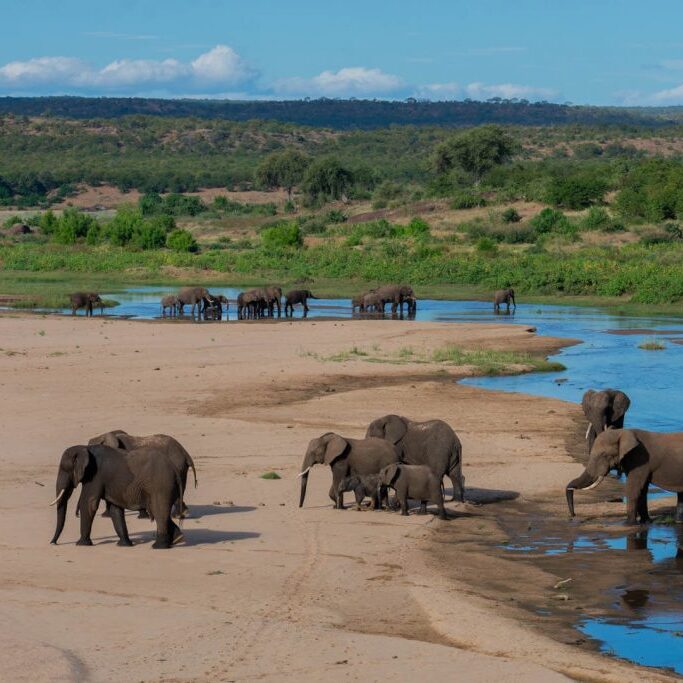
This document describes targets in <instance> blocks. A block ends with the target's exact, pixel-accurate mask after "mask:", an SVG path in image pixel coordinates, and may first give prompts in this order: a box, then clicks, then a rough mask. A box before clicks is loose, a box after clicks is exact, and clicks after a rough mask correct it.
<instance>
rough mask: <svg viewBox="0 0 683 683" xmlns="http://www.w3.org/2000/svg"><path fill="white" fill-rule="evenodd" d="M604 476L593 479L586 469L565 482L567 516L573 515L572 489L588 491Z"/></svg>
mask: <svg viewBox="0 0 683 683" xmlns="http://www.w3.org/2000/svg"><path fill="white" fill-rule="evenodd" d="M604 478H605V477H604V476H601V477H598V478H597V479H594V478H593V477H592V476H591V475H590V474H589V473H588V470H584V472H583V474H582V475H581V476H580V477H577V478H576V479H572V480H571V481H570V482H569V483H568V484H567V507H568V508H569V516H570V517H574V516H575V515H574V491H576V490H578V491H589V490H590V489H594V488H595V487H596V486H598V484H600V482H601V481H602V480H603V479H604Z"/></svg>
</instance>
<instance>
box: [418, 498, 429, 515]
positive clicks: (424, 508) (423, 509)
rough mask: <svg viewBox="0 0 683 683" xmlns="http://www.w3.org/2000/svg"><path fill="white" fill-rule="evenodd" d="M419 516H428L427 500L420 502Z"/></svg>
mask: <svg viewBox="0 0 683 683" xmlns="http://www.w3.org/2000/svg"><path fill="white" fill-rule="evenodd" d="M418 514H420V515H426V514H427V501H426V500H421V501H420V512H419V513H418Z"/></svg>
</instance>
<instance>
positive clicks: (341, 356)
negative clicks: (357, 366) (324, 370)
mask: <svg viewBox="0 0 683 683" xmlns="http://www.w3.org/2000/svg"><path fill="white" fill-rule="evenodd" d="M367 355H368V353H367V351H363V350H362V349H359V348H358V347H357V346H354V347H353V348H352V349H349V350H348V351H340V352H339V353H334V354H332V355H331V356H327V357H325V358H323V359H322V360H328V361H332V362H333V363H342V362H344V361H347V360H351V359H352V358H364V357H365V356H367Z"/></svg>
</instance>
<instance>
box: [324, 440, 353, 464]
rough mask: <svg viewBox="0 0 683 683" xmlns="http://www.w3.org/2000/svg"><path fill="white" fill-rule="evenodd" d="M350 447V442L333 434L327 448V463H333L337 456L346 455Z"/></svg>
mask: <svg viewBox="0 0 683 683" xmlns="http://www.w3.org/2000/svg"><path fill="white" fill-rule="evenodd" d="M348 447H349V442H348V441H347V440H346V439H344V438H342V437H341V436H339V434H331V435H330V438H329V440H328V442H327V447H326V448H325V464H326V465H331V464H332V463H333V462H334V461H335V460H336V459H337V458H339V457H340V456H342V455H344V451H346V449H347V448H348Z"/></svg>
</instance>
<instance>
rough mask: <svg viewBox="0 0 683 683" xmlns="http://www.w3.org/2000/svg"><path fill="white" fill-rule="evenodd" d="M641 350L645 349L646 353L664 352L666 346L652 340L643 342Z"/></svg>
mask: <svg viewBox="0 0 683 683" xmlns="http://www.w3.org/2000/svg"><path fill="white" fill-rule="evenodd" d="M638 348H639V349H644V350H645V351H664V349H665V348H666V344H662V342H660V341H657V340H656V339H650V340H649V341H646V342H643V343H642V344H639V345H638Z"/></svg>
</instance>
